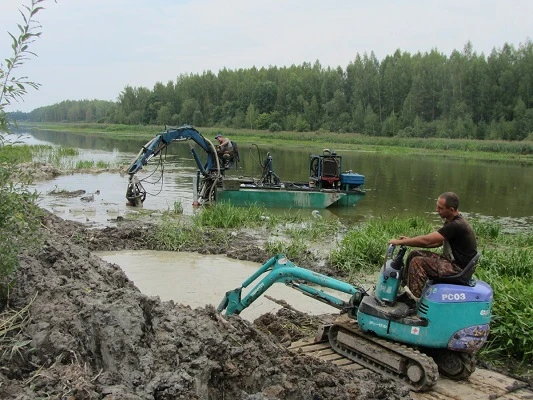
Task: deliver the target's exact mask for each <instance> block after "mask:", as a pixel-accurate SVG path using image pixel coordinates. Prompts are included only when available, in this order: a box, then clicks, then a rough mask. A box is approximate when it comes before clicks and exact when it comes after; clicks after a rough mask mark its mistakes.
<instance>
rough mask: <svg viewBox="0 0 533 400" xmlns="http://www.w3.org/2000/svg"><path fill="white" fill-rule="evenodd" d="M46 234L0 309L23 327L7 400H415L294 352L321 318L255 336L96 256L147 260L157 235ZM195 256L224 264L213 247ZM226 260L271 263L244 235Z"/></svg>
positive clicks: (14, 332) (268, 323) (251, 327)
mask: <svg viewBox="0 0 533 400" xmlns="http://www.w3.org/2000/svg"><path fill="white" fill-rule="evenodd" d="M42 229H43V231H44V233H45V237H46V240H45V243H44V245H43V246H41V247H40V248H39V249H38V250H34V251H27V252H25V253H24V254H22V255H21V256H20V267H19V269H18V270H17V272H16V275H15V277H14V278H15V279H14V282H13V287H12V289H11V291H10V294H9V299H8V301H7V303H5V304H2V307H3V308H2V321H3V323H4V322H6V321H11V322H13V325H12V326H11V328H10V329H9V330H8V331H7V333H5V334H4V335H3V336H2V340H1V344H2V351H3V354H2V355H1V356H2V359H1V360H2V365H1V367H0V398H2V399H17V400H25V399H38V398H53V399H107V400H110V399H169V400H170V399H317V400H318V399H407V398H409V393H408V391H407V390H406V389H404V388H402V387H401V386H400V385H398V384H397V383H396V382H393V381H391V380H388V379H383V378H382V377H380V376H378V375H377V374H375V373H371V372H369V371H350V370H342V369H340V368H339V367H337V366H335V365H333V364H329V363H325V362H323V361H321V360H317V359H314V358H311V357H308V356H305V355H300V354H295V353H294V352H291V351H290V350H289V349H288V348H287V345H288V343H290V342H291V341H294V340H297V339H298V338H300V337H303V335H306V334H308V333H309V332H311V331H313V330H314V326H315V325H316V324H318V323H319V322H320V320H321V318H320V317H309V316H306V315H304V314H301V313H298V312H297V311H295V310H291V309H290V306H288V305H287V307H286V308H285V309H283V310H281V311H280V312H278V314H277V315H272V314H267V315H265V316H263V317H261V318H259V319H258V320H256V322H255V324H251V323H249V322H247V321H245V320H243V319H241V318H240V317H238V316H234V317H229V318H227V317H224V316H221V315H219V314H218V313H217V312H216V310H215V309H214V308H213V307H212V306H207V307H204V308H199V309H194V310H192V309H191V308H190V307H188V306H183V305H180V304H176V303H174V302H172V301H169V302H163V301H160V300H159V298H158V297H148V296H146V295H143V294H142V293H141V292H140V291H139V289H138V288H136V287H135V285H134V284H133V282H131V281H130V280H129V279H128V278H127V276H126V275H125V273H124V272H123V271H122V270H121V269H120V268H119V267H118V266H117V265H114V264H109V263H107V262H105V261H104V260H102V259H101V258H99V257H97V256H95V255H94V254H92V251H95V250H120V249H132V250H133V249H143V248H146V237H147V232H148V230H149V229H150V225H149V224H148V223H145V222H141V221H121V222H120V223H118V224H117V226H116V227H113V228H104V229H88V228H87V227H84V226H83V225H82V224H80V223H77V222H73V221H65V220H62V219H61V218H59V217H57V216H54V215H52V214H49V213H45V217H44V218H43V221H42ZM205 243H208V241H205ZM186 250H187V251H198V252H205V253H213V252H214V250H213V249H212V248H210V247H209V245H208V244H205V245H198V246H195V248H189V249H186ZM216 251H218V252H224V253H225V254H227V255H228V256H230V257H234V258H239V259H246V260H251V261H257V262H263V261H264V260H265V259H266V258H267V254H265V252H264V251H263V250H262V249H261V245H260V241H258V238H257V237H246V236H245V235H242V236H239V238H237V239H236V240H235V241H232V243H231V245H228V248H225V249H216ZM308 261H309V260H308ZM318 264H319V263H317V265H318ZM306 265H309V264H306Z"/></svg>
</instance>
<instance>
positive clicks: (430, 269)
mask: <svg viewBox="0 0 533 400" xmlns="http://www.w3.org/2000/svg"><path fill="white" fill-rule="evenodd" d="M458 209H459V197H458V196H457V195H456V194H455V193H453V192H446V193H443V194H441V195H440V196H439V198H438V199H437V213H438V214H439V216H440V217H441V218H444V220H445V221H444V225H443V226H442V228H440V229H439V230H437V231H435V232H432V233H428V234H427V235H420V236H415V237H412V238H410V237H406V236H400V238H399V239H392V240H390V241H389V243H390V244H392V245H404V246H411V247H423V248H434V247H440V246H443V254H442V255H439V254H437V253H434V252H432V251H429V250H413V251H411V252H410V253H409V256H408V257H407V262H406V266H407V271H405V272H404V275H403V281H402V285H405V284H407V287H408V289H409V290H410V292H411V293H412V294H413V295H414V297H416V298H417V299H419V298H420V295H421V294H422V290H423V289H424V285H425V283H426V281H427V280H428V279H436V278H441V277H444V276H450V275H455V274H457V273H459V272H461V271H462V270H463V268H464V267H465V266H466V265H467V264H468V263H469V261H470V260H471V259H472V258H473V257H474V256H475V255H476V253H477V244H476V236H475V234H474V230H473V229H472V227H471V226H470V224H469V223H468V222H467V221H466V220H465V219H464V218H463V216H462V215H461V214H460V213H459V210H458Z"/></svg>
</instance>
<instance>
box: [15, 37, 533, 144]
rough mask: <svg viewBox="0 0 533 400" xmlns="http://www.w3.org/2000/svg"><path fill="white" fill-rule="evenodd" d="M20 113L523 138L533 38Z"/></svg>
mask: <svg viewBox="0 0 533 400" xmlns="http://www.w3.org/2000/svg"><path fill="white" fill-rule="evenodd" d="M14 117H15V118H17V117H18V119H19V120H31V121H35V122H62V121H66V122H105V123H118V124H160V125H182V124H192V125H195V126H201V127H226V128H246V129H262V130H266V129H268V130H270V131H273V132H275V131H281V130H287V131H301V132H304V131H329V132H354V133H362V134H366V135H372V136H402V137H442V138H474V139H503V140H522V139H527V138H529V139H532V137H533V136H532V135H533V43H532V42H531V40H530V39H527V40H526V41H525V42H524V43H522V44H520V45H518V47H515V46H513V45H511V44H507V43H506V44H504V45H503V47H502V48H500V49H496V48H494V49H493V50H492V52H491V53H490V54H489V55H488V56H485V55H484V54H483V53H481V54H478V53H476V52H475V51H474V50H473V46H472V44H471V43H470V42H468V43H467V44H466V45H465V46H464V48H463V50H462V51H458V50H454V51H453V52H452V53H451V55H450V56H446V55H445V54H443V53H441V52H439V51H438V50H437V49H433V50H431V51H430V52H425V53H420V52H418V53H416V54H410V53H408V52H402V51H400V50H397V51H396V52H395V53H394V54H392V55H388V56H386V57H385V58H384V59H383V60H382V61H379V60H378V59H377V58H376V56H375V54H374V53H373V52H372V53H370V55H368V54H366V53H365V54H363V55H359V54H358V55H357V56H356V57H355V60H353V61H352V62H350V63H349V65H348V66H347V67H346V69H342V68H341V67H337V68H331V67H322V65H321V64H320V62H319V61H316V62H315V63H314V64H311V63H303V64H302V65H292V66H290V67H276V66H270V67H268V68H260V69H258V68H255V67H252V68H249V69H238V70H229V69H222V70H220V71H219V72H218V73H217V74H215V73H213V72H211V71H206V72H203V73H201V74H182V75H179V76H178V77H177V79H176V81H175V82H173V81H169V82H168V83H167V84H163V83H161V82H158V83H156V84H155V85H154V87H153V88H152V89H151V90H150V89H148V88H145V87H131V86H126V87H125V88H124V90H123V91H122V92H121V93H120V94H119V95H118V99H117V101H116V102H106V101H101V100H92V101H89V100H84V101H64V102H61V103H59V104H54V105H51V106H46V107H41V108H38V109H35V110H33V111H32V112H30V113H28V114H25V113H17V114H14Z"/></svg>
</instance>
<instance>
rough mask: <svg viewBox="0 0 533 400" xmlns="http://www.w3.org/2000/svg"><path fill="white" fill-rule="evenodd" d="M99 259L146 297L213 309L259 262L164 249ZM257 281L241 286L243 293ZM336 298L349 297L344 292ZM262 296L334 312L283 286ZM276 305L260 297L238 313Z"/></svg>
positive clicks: (274, 308) (315, 311) (259, 312)
mask: <svg viewBox="0 0 533 400" xmlns="http://www.w3.org/2000/svg"><path fill="white" fill-rule="evenodd" d="M95 254H97V255H98V256H100V257H101V258H103V259H104V260H106V261H108V262H110V263H114V264H117V265H119V266H120V267H121V268H122V270H123V271H124V272H125V273H126V275H127V276H128V278H130V279H131V280H132V281H133V282H134V283H135V285H136V286H137V287H138V288H139V289H140V290H141V292H143V293H144V294H146V295H149V296H159V297H160V298H161V300H164V301H168V300H174V301H175V302H177V303H181V304H186V305H189V306H191V307H192V308H196V307H203V306H205V305H207V304H212V305H214V306H215V307H217V306H218V305H219V304H220V302H221V300H222V298H223V297H224V294H225V293H226V292H227V291H228V290H232V289H235V288H237V287H239V286H240V285H241V284H242V282H244V280H246V279H247V278H248V277H249V276H250V275H252V274H253V273H254V272H255V271H256V270H257V269H258V268H259V267H260V266H261V265H260V264H257V263H253V262H250V261H241V260H233V259H231V258H227V257H225V256H214V255H202V254H196V253H186V252H167V251H119V252H97V253H95ZM258 282H259V281H257V282H254V283H253V284H252V285H250V286H248V287H247V288H246V289H244V290H243V295H242V297H243V298H244V296H245V295H246V294H248V293H249V292H250V291H251V290H252V289H253V288H254V287H255V284H257V283H258ZM328 293H332V294H333V293H336V296H337V297H339V298H341V299H343V300H348V299H349V296H348V295H346V294H344V293H338V292H334V291H329V290H328ZM266 294H267V295H268V296H270V297H272V298H274V299H276V300H285V301H286V302H287V303H288V304H290V305H291V306H292V307H294V308H296V309H297V310H299V311H302V312H305V313H308V314H313V315H319V314H325V313H329V314H331V313H336V312H338V311H337V310H336V309H335V308H332V307H329V306H327V305H326V304H323V303H320V302H319V301H316V300H313V299H311V298H309V297H308V296H305V295H303V294H302V293H300V292H298V291H296V290H294V289H291V288H289V287H287V286H285V285H283V284H274V285H273V286H272V287H271V288H270V289H268V290H267V292H266ZM279 308H281V307H280V306H279V305H278V304H277V303H275V302H273V301H271V300H269V299H267V298H265V297H264V296H261V297H260V298H259V299H257V300H256V301H255V302H254V303H252V304H251V305H250V307H248V308H247V309H245V310H244V311H243V312H242V313H241V317H243V318H245V319H247V320H249V321H253V320H254V319H256V318H257V317H259V316H260V315H262V314H265V313H267V312H276V311H277V310H278V309H279Z"/></svg>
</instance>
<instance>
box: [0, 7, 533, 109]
mask: <svg viewBox="0 0 533 400" xmlns="http://www.w3.org/2000/svg"><path fill="white" fill-rule="evenodd" d="M29 2H30V0H0V59H2V60H4V59H5V58H7V57H9V56H10V55H11V53H10V50H11V47H10V45H11V42H10V37H9V35H8V32H11V33H13V34H16V33H17V32H18V29H17V25H16V24H17V23H21V21H22V20H21V17H20V14H19V12H18V9H22V6H23V4H26V5H28V4H29ZM44 6H45V7H46V9H45V10H43V11H41V12H40V13H39V14H37V19H38V21H39V22H40V24H41V26H42V32H43V33H42V36H41V38H40V39H38V40H37V41H36V42H35V43H34V45H32V48H31V50H33V51H34V52H35V53H37V55H38V57H36V58H32V59H31V60H29V61H27V62H26V63H25V65H24V66H23V67H22V68H19V69H17V70H16V75H17V76H28V77H29V78H30V79H31V80H33V81H35V82H39V83H40V84H41V85H42V86H41V88H40V89H39V90H38V91H34V90H31V91H30V93H28V95H27V96H26V97H25V100H24V101H23V102H21V103H14V104H12V106H11V107H10V108H9V109H8V111H14V110H21V111H31V110H33V109H35V108H37V107H41V106H46V105H51V104H54V103H59V102H61V101H63V100H83V99H90V100H92V99H102V100H111V101H116V100H117V98H118V96H119V94H120V92H121V91H122V90H123V89H124V87H125V86H127V85H130V86H133V87H139V86H144V87H147V88H149V89H152V88H153V86H154V84H155V83H156V82H163V83H167V82H168V81H169V80H172V81H175V80H176V77H177V76H178V75H179V74H183V73H185V74H188V73H202V72H203V71H208V70H210V71H212V72H214V73H217V72H218V71H219V70H220V69H222V68H224V67H226V68H228V69H239V68H245V69H246V68H251V67H252V66H256V67H258V68H260V67H263V66H265V67H268V66H270V65H273V66H278V67H282V66H290V65H292V64H296V65H300V64H302V63H304V62H311V63H314V62H315V61H316V60H319V61H320V63H321V64H322V66H324V67H326V66H331V67H337V66H340V67H342V68H343V69H345V68H346V66H347V65H348V64H349V63H350V61H353V60H354V59H355V56H356V54H357V53H359V54H361V55H362V54H363V53H365V52H366V53H368V54H370V52H371V51H374V53H375V54H376V56H377V58H378V60H383V58H385V56H387V55H389V54H392V53H394V51H396V50H397V49H400V50H402V51H407V52H409V53H411V54H413V53H416V52H418V51H420V52H422V53H424V52H428V51H431V49H432V48H436V49H438V50H439V51H440V52H441V53H444V54H446V55H448V56H449V55H450V54H451V52H452V51H453V50H462V49H463V47H464V45H465V44H466V43H467V42H468V41H471V42H472V45H473V48H474V50H475V51H476V52H477V53H478V54H479V53H484V54H485V55H488V54H490V52H491V50H492V49H493V48H496V49H500V48H501V47H502V46H503V44H504V43H509V44H513V45H514V46H515V47H518V46H519V45H520V43H524V42H525V41H526V40H527V39H531V38H533V20H532V15H533V1H531V0H509V1H503V0H501V1H494V0H445V1H441V0H365V1H360V0H329V1H315V0H293V1H291V0H285V1H283V0H269V1H265V0H225V1H217V0H196V1H192V0H190V1H186V0H185V1H183V0H57V3H55V2H54V1H53V0H47V1H46V2H45V3H44Z"/></svg>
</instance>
